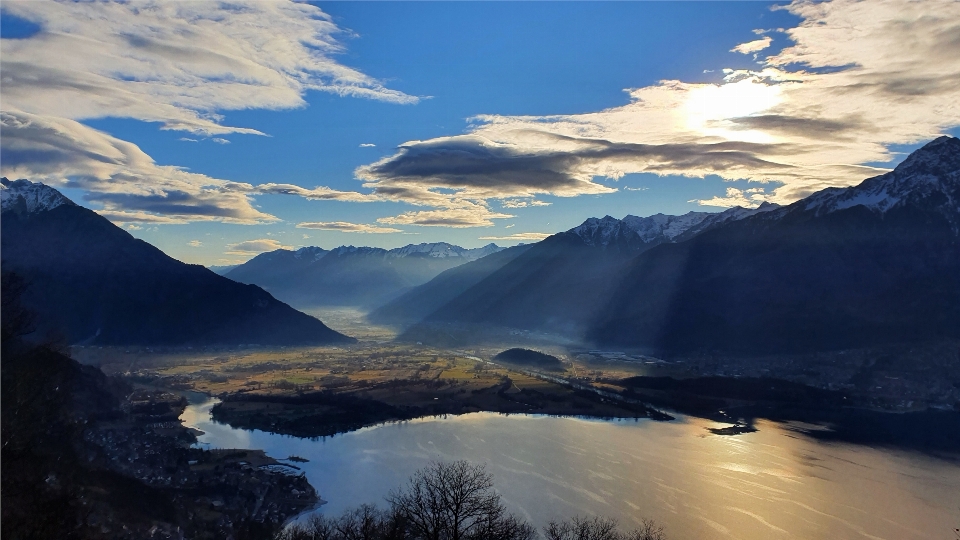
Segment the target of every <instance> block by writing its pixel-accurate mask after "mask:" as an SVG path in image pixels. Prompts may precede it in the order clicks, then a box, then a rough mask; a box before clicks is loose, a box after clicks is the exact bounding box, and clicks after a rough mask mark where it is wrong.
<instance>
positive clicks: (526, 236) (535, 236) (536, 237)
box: [480, 232, 551, 242]
mask: <svg viewBox="0 0 960 540" xmlns="http://www.w3.org/2000/svg"><path fill="white" fill-rule="evenodd" d="M548 236H551V235H550V234H548V233H537V232H522V233H514V234H509V235H506V236H481V237H480V240H502V241H506V242H511V241H518V242H522V241H524V240H532V241H534V242H539V241H540V240H543V239H544V238H546V237H548Z"/></svg>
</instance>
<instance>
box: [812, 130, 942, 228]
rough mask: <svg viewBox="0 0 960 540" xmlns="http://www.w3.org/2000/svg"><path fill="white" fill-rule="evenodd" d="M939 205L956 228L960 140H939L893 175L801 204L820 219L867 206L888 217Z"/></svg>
mask: <svg viewBox="0 0 960 540" xmlns="http://www.w3.org/2000/svg"><path fill="white" fill-rule="evenodd" d="M924 200H931V201H934V200H935V201H938V203H937V207H938V209H939V210H940V211H942V212H944V213H945V214H946V215H947V217H948V219H950V221H951V222H952V223H954V224H957V223H958V222H960V216H958V214H960V139H956V138H954V137H947V136H944V137H939V138H937V139H934V140H933V141H931V142H929V143H927V144H926V145H924V146H923V147H922V148H920V149H919V150H917V151H916V152H914V153H912V154H911V155H910V156H909V157H908V158H907V159H905V160H904V161H903V163H901V164H900V165H898V166H897V168H896V169H894V170H893V171H891V172H889V173H886V174H883V175H880V176H876V177H873V178H868V179H866V180H864V181H863V182H861V183H860V184H859V185H856V186H853V187H848V188H828V189H825V190H823V191H819V192H817V193H814V194H813V195H811V196H809V197H807V198H806V199H804V200H802V201H800V202H799V203H797V204H800V205H802V208H803V210H805V211H814V212H815V213H816V215H823V214H829V213H831V212H836V211H838V210H844V209H846V208H852V207H854V206H863V207H865V208H868V209H870V210H872V211H874V212H879V213H885V212H887V211H889V210H890V209H891V208H896V207H899V206H902V205H906V204H923V201H924Z"/></svg>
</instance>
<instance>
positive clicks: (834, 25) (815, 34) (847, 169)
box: [356, 0, 960, 206]
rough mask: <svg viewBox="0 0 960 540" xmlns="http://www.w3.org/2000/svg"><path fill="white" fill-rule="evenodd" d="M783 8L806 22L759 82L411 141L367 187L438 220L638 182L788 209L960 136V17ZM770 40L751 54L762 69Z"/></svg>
mask: <svg viewBox="0 0 960 540" xmlns="http://www.w3.org/2000/svg"><path fill="white" fill-rule="evenodd" d="M775 9H781V8H775ZM782 9H787V10H789V11H790V12H791V13H793V14H795V15H797V16H798V17H799V18H800V19H801V23H800V25H799V26H798V27H796V28H791V29H784V30H782V31H783V32H784V33H785V34H786V36H787V37H789V39H791V40H792V41H793V45H791V46H788V47H786V48H784V49H782V50H780V51H779V52H777V51H773V53H772V54H770V55H768V56H766V57H761V58H759V59H758V60H759V62H760V64H761V67H760V68H759V69H758V70H755V71H747V70H732V69H724V70H723V72H724V79H723V81H722V82H720V83H718V84H707V83H698V82H684V81H677V80H667V81H661V82H660V83H658V84H655V85H652V86H647V87H643V88H635V89H630V90H628V91H627V92H628V95H629V97H630V101H629V103H627V104H626V105H623V106H620V107H614V108H610V109H606V110H602V111H597V112H592V113H585V114H574V115H554V116H502V115H492V114H488V115H481V116H477V117H474V118H471V119H469V121H470V128H469V130H468V132H467V133H465V134H461V135H453V136H448V137H440V138H435V139H430V140H425V141H411V142H408V143H406V144H403V145H401V146H400V147H399V148H398V150H397V151H396V152H395V153H394V154H393V155H391V156H387V157H385V158H383V159H381V160H379V161H377V162H375V163H371V164H369V165H365V166H362V167H360V168H358V169H357V171H356V176H357V177H358V178H359V179H361V180H363V181H364V182H365V184H364V185H365V186H366V187H368V188H370V189H373V191H374V193H376V194H379V195H381V196H383V197H385V198H393V199H396V200H404V201H407V202H411V203H414V204H422V205H434V206H435V205H438V204H440V203H442V202H443V200H444V199H446V201H447V204H449V205H451V206H452V205H453V204H454V203H458V202H462V201H468V202H472V203H483V202H485V201H487V200H489V199H501V200H509V199H515V198H523V197H527V198H530V197H534V196H537V195H541V194H550V195H554V196H577V195H586V194H602V193H611V192H613V191H615V189H614V188H613V187H611V186H610V185H609V183H604V179H607V180H616V179H619V178H621V177H623V176H624V175H626V174H633V173H654V174H658V175H662V176H673V175H680V176H686V177H704V176H708V175H716V176H719V177H720V178H722V179H724V180H740V179H745V180H749V181H754V182H761V183H765V184H769V185H770V186H775V188H774V189H773V190H772V191H771V192H769V193H768V197H769V198H770V199H771V200H773V201H774V202H779V203H789V202H792V201H794V200H797V199H798V198H801V197H803V196H806V195H809V194H810V193H812V192H815V191H818V190H820V189H824V188H827V187H841V186H849V185H852V184H856V183H859V182H860V181H862V180H863V179H864V178H867V177H870V176H874V175H877V174H880V173H882V172H885V171H886V169H884V168H881V167H876V166H873V165H872V164H874V163H883V162H887V161H890V160H892V159H893V158H894V157H895V154H894V153H893V152H892V151H891V150H890V147H891V145H899V144H915V143H919V142H923V141H926V140H930V139H932V138H934V137H936V136H938V135H940V134H942V133H943V132H944V131H946V130H948V129H950V128H952V127H955V126H957V125H960V106H958V105H957V104H958V103H960V85H958V84H956V82H957V81H958V80H960V37H958V36H960V2H954V1H950V0H934V1H931V2H924V3H915V2H907V1H901V0H877V1H875V2H869V3H863V2H856V1H853V0H833V1H828V2H811V1H805V0H798V1H795V2H793V3H791V4H789V5H788V6H786V7H784V8H782ZM777 31H780V29H778V30H777ZM767 38H768V36H765V37H764V39H759V40H756V41H753V42H751V43H749V44H744V45H743V46H741V48H744V49H752V50H754V51H756V54H758V55H761V54H762V52H764V51H767V50H769V48H767V47H764V48H759V47H760V45H761V44H765V43H767V41H768V39H767ZM747 45H749V46H747ZM746 52H750V51H746ZM719 199H722V197H721V198H718V201H719ZM747 199H748V200H753V199H752V198H751V197H748V198H747ZM508 204H510V203H508Z"/></svg>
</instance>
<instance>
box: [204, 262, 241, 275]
mask: <svg viewBox="0 0 960 540" xmlns="http://www.w3.org/2000/svg"><path fill="white" fill-rule="evenodd" d="M237 266H239V265H237V264H227V265H223V266H217V265H212V266H208V267H207V269H209V270H210V271H211V272H213V273H214V274H219V275H221V276H222V275H224V274H226V273H227V272H229V271H231V270H233V269H234V268H236V267H237Z"/></svg>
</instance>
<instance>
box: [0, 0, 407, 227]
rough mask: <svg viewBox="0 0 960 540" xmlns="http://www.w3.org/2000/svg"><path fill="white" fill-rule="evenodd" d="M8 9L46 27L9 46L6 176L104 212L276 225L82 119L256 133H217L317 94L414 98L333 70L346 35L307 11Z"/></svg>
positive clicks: (81, 5)
mask: <svg viewBox="0 0 960 540" xmlns="http://www.w3.org/2000/svg"><path fill="white" fill-rule="evenodd" d="M3 7H4V11H5V12H8V13H10V14H12V15H16V16H18V17H22V18H24V19H28V20H30V21H33V22H35V23H37V24H38V25H39V27H40V29H41V30H40V32H39V33H37V34H36V35H34V36H31V37H29V38H27V39H19V40H4V43H3V55H2V57H0V71H2V72H3V105H2V112H3V122H4V123H3V138H2V141H0V150H2V153H3V155H2V158H3V159H2V160H0V161H2V163H0V170H2V174H6V175H16V176H22V177H29V178H36V179H42V180H44V181H45V182H48V183H52V184H55V185H68V184H69V185H72V186H74V187H80V188H82V189H85V190H87V192H88V195H89V196H90V199H91V200H92V201H97V202H103V204H104V205H105V207H106V208H107V210H109V211H125V212H138V211H139V212H148V213H153V214H157V215H162V216H173V217H174V218H175V219H177V220H197V219H219V220H229V221H238V222H247V223H250V222H256V221H264V220H271V219H275V218H273V216H270V215H268V214H264V213H262V212H259V211H257V210H256V209H254V208H253V207H252V206H251V204H250V199H249V195H250V194H256V191H255V190H253V189H250V190H247V191H246V192H237V191H230V190H229V189H226V187H225V186H226V184H227V183H228V182H226V181H224V180H218V179H213V178H209V177H206V176H204V175H199V174H193V173H188V172H186V171H183V170H181V169H179V168H177V167H172V166H157V165H156V164H155V163H154V162H153V160H152V159H151V158H150V157H149V156H147V155H146V154H145V153H144V152H143V151H142V150H141V149H140V148H138V147H137V146H136V145H134V144H132V143H129V142H126V141H122V140H119V139H116V138H114V137H111V136H110V135H108V134H106V133H103V132H102V131H98V130H95V129H92V128H89V127H87V126H85V125H83V124H80V123H79V121H82V120H86V119H95V118H104V117H116V118H132V119H136V120H142V121H147V122H158V123H160V125H161V129H169V130H179V131H186V132H189V133H193V134H197V135H202V136H207V137H214V136H216V135H224V134H228V133H240V134H262V133H261V132H259V131H257V130H255V129H250V128H245V127H238V126H227V125H223V124H222V117H221V116H220V115H219V114H218V112H219V111H229V110H241V109H254V108H256V109H290V108H297V107H303V106H305V105H306V102H305V101H304V100H303V95H304V93H305V92H307V91H309V90H316V91H324V92H331V93H335V94H338V95H341V96H355V97H365V98H370V99H377V100H382V101H388V102H394V103H415V102H417V101H418V98H417V97H414V96H409V95H406V94H404V93H402V92H398V91H396V90H391V89H388V88H386V87H384V86H383V84H382V83H381V82H379V81H377V80H376V79H373V78H371V77H369V76H367V75H364V74H363V73H361V72H359V71H357V70H355V69H352V68H349V67H347V66H344V65H342V64H340V63H339V62H337V61H336V60H335V59H334V56H335V55H336V54H338V53H340V52H342V50H343V48H342V46H341V45H340V44H339V43H338V41H337V39H336V37H337V35H338V34H339V33H341V30H340V29H339V28H338V27H337V26H336V25H335V24H334V23H333V22H332V21H331V19H330V17H329V16H327V15H326V14H325V13H323V12H322V11H321V10H320V9H319V8H317V7H315V6H312V5H309V4H305V3H297V2H289V1H256V2H252V1H251V2H243V1H239V2H232V3H225V2H158V1H147V2H68V1H63V2H36V1H7V2H4V6H3ZM181 140H185V141H191V142H192V141H195V140H196V139H194V138H192V137H183V138H182V139H181ZM213 140H214V141H215V142H219V143H226V142H228V141H227V139H224V138H222V137H214V138H213ZM123 195H129V196H130V197H128V198H127V199H125V198H124V197H123ZM145 197H147V198H148V199H149V204H147V202H146V201H147V199H145ZM128 203H130V204H128Z"/></svg>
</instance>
